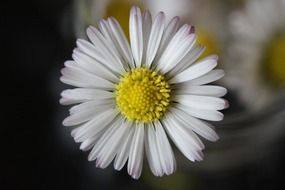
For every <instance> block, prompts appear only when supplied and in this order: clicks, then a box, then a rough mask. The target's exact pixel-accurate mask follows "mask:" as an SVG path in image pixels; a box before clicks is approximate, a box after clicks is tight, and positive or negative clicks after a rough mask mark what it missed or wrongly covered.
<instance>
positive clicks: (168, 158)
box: [154, 122, 176, 175]
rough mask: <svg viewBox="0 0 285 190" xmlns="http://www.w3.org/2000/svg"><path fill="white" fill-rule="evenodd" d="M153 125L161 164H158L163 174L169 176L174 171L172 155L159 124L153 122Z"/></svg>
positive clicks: (174, 164) (174, 165)
mask: <svg viewBox="0 0 285 190" xmlns="http://www.w3.org/2000/svg"><path fill="white" fill-rule="evenodd" d="M154 125H155V129H156V131H155V135H156V143H157V144H156V145H157V150H158V154H159V158H160V162H161V163H160V164H161V166H162V169H163V173H165V174H166V175H170V174H172V173H173V172H174V171H175V169H176V161H175V158H174V154H173V152H172V148H171V146H170V144H169V141H168V139H167V136H166V134H165V132H164V129H163V127H162V125H161V123H160V122H155V123H154Z"/></svg>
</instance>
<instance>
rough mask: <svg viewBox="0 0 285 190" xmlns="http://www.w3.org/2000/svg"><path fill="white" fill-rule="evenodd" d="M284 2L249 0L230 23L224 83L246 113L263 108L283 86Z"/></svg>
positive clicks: (284, 52)
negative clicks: (230, 33) (230, 37)
mask: <svg viewBox="0 0 285 190" xmlns="http://www.w3.org/2000/svg"><path fill="white" fill-rule="evenodd" d="M284 18H285V1H284V0H275V1H269V0H249V1H247V2H246V4H245V7H244V9H242V10H241V11H236V12H235V13H234V14H233V15H232V17H231V20H230V24H231V29H232V34H233V37H234V39H233V40H232V41H231V44H230V48H229V50H230V51H229V55H228V61H227V64H225V69H226V70H227V73H228V75H227V77H225V78H224V82H225V84H226V85H227V86H229V87H230V88H232V89H233V90H234V91H236V92H237V93H238V97H239V99H240V100H241V102H242V103H244V105H245V107H246V108H248V109H249V110H252V111H254V110H259V109H262V108H264V107H267V105H269V104H270V103H272V100H274V98H275V97H277V96H278V95H280V94H281V93H282V91H283V92H284V87H285V57H284V55H285V22H284Z"/></svg>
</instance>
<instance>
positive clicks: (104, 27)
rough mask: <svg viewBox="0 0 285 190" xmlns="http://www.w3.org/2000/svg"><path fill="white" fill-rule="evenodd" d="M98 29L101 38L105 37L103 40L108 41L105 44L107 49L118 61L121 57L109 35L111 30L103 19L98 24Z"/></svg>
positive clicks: (112, 38) (111, 36)
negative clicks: (101, 35)
mask: <svg viewBox="0 0 285 190" xmlns="http://www.w3.org/2000/svg"><path fill="white" fill-rule="evenodd" d="M98 27H99V29H100V31H101V32H102V34H103V36H104V37H105V39H106V40H107V41H108V42H106V44H107V45H108V48H109V49H110V50H111V52H112V54H113V56H114V57H116V58H117V59H118V58H119V59H120V57H121V55H120V54H119V52H118V49H117V48H116V47H117V44H116V41H115V40H114V37H113V35H112V33H111V28H110V25H109V23H108V21H106V20H103V19H102V20H100V21H99V23H98Z"/></svg>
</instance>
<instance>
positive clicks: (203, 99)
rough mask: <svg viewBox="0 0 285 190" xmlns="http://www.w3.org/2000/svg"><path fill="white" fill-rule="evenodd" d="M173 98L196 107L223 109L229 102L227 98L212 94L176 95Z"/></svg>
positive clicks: (180, 102)
mask: <svg viewBox="0 0 285 190" xmlns="http://www.w3.org/2000/svg"><path fill="white" fill-rule="evenodd" d="M173 100H174V101H176V102H178V103H179V104H182V105H186V106H189V107H191V108H196V109H206V110H222V109H225V108H227V107H228V102H227V101H226V100H225V99H222V98H217V97H211V96H197V95H175V96H173Z"/></svg>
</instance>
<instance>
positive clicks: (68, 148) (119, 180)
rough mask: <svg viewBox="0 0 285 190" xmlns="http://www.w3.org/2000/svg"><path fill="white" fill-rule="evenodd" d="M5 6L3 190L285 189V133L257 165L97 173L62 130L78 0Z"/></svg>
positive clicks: (266, 149)
mask: <svg viewBox="0 0 285 190" xmlns="http://www.w3.org/2000/svg"><path fill="white" fill-rule="evenodd" d="M1 4H2V5H1V13H0V14H1V49H2V51H1V52H2V53H1V81H2V82H1V87H2V88H1V89H2V90H1V99H2V105H4V107H3V106H2V111H1V112H2V114H1V115H2V117H3V119H2V122H1V132H0V134H1V138H0V139H1V156H0V158H1V168H0V189H202V190H204V189H205V190H206V189H211V190H213V189H219V190H223V189H225V190H228V189H282V187H283V188H284V187H285V185H284V177H283V173H284V170H285V162H284V161H285V138H284V134H282V135H281V137H280V138H278V139H276V140H275V141H273V143H271V144H270V145H269V146H263V148H262V149H258V150H253V149H252V151H253V152H255V153H256V155H255V156H256V157H257V159H254V160H251V161H248V162H244V163H243V164H239V165H238V166H237V167H229V168H226V169H220V170H219V169H215V170H207V169H206V170H205V169H200V168H199V167H197V168H196V167H195V166H193V165H195V164H196V163H190V162H188V161H186V160H184V162H186V163H185V164H186V165H188V166H189V165H190V168H192V169H183V166H181V165H178V171H177V173H175V174H174V175H172V176H169V177H163V178H157V177H154V176H152V174H151V173H150V171H149V169H148V166H147V164H146V162H144V163H145V164H144V173H143V175H142V177H141V178H140V179H139V180H133V179H132V178H131V177H129V176H128V175H127V173H126V168H124V169H123V170H122V171H121V172H117V171H114V170H113V168H112V165H110V166H109V167H108V168H107V169H105V170H101V169H97V168H96V167H95V164H94V163H90V162H88V161H87V155H88V153H85V152H81V151H80V150H79V148H78V147H79V145H78V144H76V143H75V142H73V139H72V138H71V136H70V135H69V133H70V130H69V129H66V128H64V127H63V126H62V125H61V121H62V120H63V119H64V117H66V116H67V108H66V107H62V106H60V105H59V103H58V99H59V97H60V95H59V94H60V92H61V91H62V90H63V89H65V88H66V86H64V85H63V84H61V83H60V82H59V76H60V69H61V68H62V67H63V62H64V61H65V60H67V59H70V58H71V53H72V49H73V48H74V47H75V33H74V31H73V26H74V25H73V17H74V14H73V12H74V6H73V4H72V1H68V0H49V1H44V0H34V1H32V0H29V1H6V2H1ZM226 117H227V115H226ZM241 125H242V124H241ZM233 130H236V129H233ZM218 132H219V129H218ZM229 146H230V145H229ZM242 146H244V145H242ZM253 147H254V146H253ZM178 154H180V153H178ZM259 154H260V156H259ZM240 156H241V157H247V156H248V155H246V154H244V155H240ZM205 157H207V153H205ZM221 157H222V154H221ZM217 159H219V157H218V158H217ZM223 159H226V158H223ZM229 159H233V158H229ZM185 164H184V165H185ZM182 165H183V164H182Z"/></svg>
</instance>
